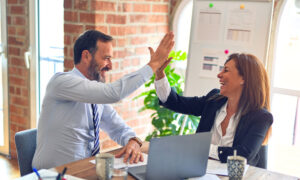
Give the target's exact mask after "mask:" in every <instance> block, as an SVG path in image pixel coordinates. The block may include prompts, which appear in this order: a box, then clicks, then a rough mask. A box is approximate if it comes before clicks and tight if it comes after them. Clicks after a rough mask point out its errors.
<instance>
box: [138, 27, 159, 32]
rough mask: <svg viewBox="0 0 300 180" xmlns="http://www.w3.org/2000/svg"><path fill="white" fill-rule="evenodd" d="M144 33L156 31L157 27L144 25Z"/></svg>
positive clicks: (142, 28) (142, 30)
mask: <svg viewBox="0 0 300 180" xmlns="http://www.w3.org/2000/svg"><path fill="white" fill-rule="evenodd" d="M141 32H142V33H156V32H157V31H156V27H155V26H142V27H141Z"/></svg>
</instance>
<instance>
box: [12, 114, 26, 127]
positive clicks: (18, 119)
mask: <svg viewBox="0 0 300 180" xmlns="http://www.w3.org/2000/svg"><path fill="white" fill-rule="evenodd" d="M10 121H11V122H15V123H18V124H24V125H25V124H27V122H28V120H27V118H26V117H22V116H17V115H13V114H10Z"/></svg>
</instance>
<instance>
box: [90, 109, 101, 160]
mask: <svg viewBox="0 0 300 180" xmlns="http://www.w3.org/2000/svg"><path fill="white" fill-rule="evenodd" d="M92 109H93V122H94V132H95V140H94V149H93V151H92V156H95V155H96V154H97V153H98V152H99V150H100V145H99V124H100V123H99V122H100V119H99V112H98V105H97V104H92Z"/></svg>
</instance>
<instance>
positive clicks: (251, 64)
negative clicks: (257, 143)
mask: <svg viewBox="0 0 300 180" xmlns="http://www.w3.org/2000/svg"><path fill="white" fill-rule="evenodd" d="M231 60H233V61H234V62H235V66H236V68H237V70H238V72H239V74H240V75H241V76H242V77H243V80H244V84H243V90H242V94H241V97H240V100H239V104H238V107H239V109H238V112H239V113H241V115H245V114H247V113H249V112H251V111H254V110H257V109H262V108H265V109H267V110H270V82H269V78H268V74H267V72H266V70H265V68H264V65H263V64H262V62H261V61H260V60H259V59H258V58H257V57H255V56H254V55H251V54H243V53H242V54H238V53H236V54H231V55H230V56H229V57H228V59H227V60H226V62H225V64H226V63H227V62H228V61H231ZM270 134H271V128H270V129H269V130H268V132H267V135H266V137H265V140H264V142H263V144H267V142H268V139H269V136H270Z"/></svg>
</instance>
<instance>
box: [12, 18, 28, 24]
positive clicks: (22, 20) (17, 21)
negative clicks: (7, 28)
mask: <svg viewBox="0 0 300 180" xmlns="http://www.w3.org/2000/svg"><path fill="white" fill-rule="evenodd" d="M12 24H13V25H20V26H23V25H25V24H26V22H25V18H24V17H19V16H17V17H13V19H12Z"/></svg>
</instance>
